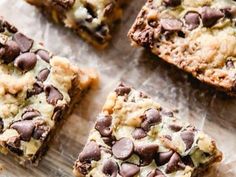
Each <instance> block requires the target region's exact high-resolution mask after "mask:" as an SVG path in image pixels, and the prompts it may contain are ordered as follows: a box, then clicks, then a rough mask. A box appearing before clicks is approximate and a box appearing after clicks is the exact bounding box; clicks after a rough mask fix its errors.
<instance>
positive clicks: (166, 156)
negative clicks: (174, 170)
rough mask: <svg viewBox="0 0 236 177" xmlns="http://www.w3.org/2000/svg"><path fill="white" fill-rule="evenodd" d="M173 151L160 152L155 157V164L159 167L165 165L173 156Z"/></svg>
mask: <svg viewBox="0 0 236 177" xmlns="http://www.w3.org/2000/svg"><path fill="white" fill-rule="evenodd" d="M173 153H174V152H173V151H168V152H159V153H158V154H157V155H156V157H155V162H156V165H157V166H162V165H165V164H166V163H167V162H168V161H169V160H170V158H171V156H172V155H173Z"/></svg>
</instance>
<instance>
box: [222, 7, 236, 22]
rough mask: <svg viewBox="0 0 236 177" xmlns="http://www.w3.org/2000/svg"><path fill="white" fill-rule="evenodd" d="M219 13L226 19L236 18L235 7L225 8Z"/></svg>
mask: <svg viewBox="0 0 236 177" xmlns="http://www.w3.org/2000/svg"><path fill="white" fill-rule="evenodd" d="M221 11H222V12H223V13H224V14H225V17H226V18H230V19H232V18H235V17H236V7H225V8H223V9H221Z"/></svg>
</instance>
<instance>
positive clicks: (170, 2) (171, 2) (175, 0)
mask: <svg viewBox="0 0 236 177" xmlns="http://www.w3.org/2000/svg"><path fill="white" fill-rule="evenodd" d="M164 3H165V5H167V6H170V7H176V6H179V5H180V4H181V0H164Z"/></svg>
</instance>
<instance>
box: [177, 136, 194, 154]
mask: <svg viewBox="0 0 236 177" xmlns="http://www.w3.org/2000/svg"><path fill="white" fill-rule="evenodd" d="M180 136H181V138H182V140H183V142H184V143H185V145H186V149H185V150H186V151H187V150H189V149H190V148H191V147H192V144H193V142H194V133H193V132H192V131H184V132H181V134H180Z"/></svg>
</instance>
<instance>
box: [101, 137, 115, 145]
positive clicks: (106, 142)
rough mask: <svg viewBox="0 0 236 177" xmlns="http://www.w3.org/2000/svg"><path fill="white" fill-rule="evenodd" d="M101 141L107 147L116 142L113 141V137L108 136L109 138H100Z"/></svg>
mask: <svg viewBox="0 0 236 177" xmlns="http://www.w3.org/2000/svg"><path fill="white" fill-rule="evenodd" d="M102 140H103V141H104V143H105V144H106V145H108V146H112V145H113V144H114V142H115V141H116V140H115V137H113V136H109V137H102Z"/></svg>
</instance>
